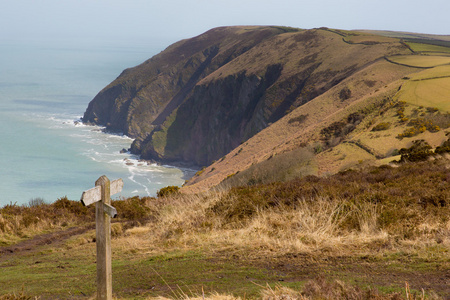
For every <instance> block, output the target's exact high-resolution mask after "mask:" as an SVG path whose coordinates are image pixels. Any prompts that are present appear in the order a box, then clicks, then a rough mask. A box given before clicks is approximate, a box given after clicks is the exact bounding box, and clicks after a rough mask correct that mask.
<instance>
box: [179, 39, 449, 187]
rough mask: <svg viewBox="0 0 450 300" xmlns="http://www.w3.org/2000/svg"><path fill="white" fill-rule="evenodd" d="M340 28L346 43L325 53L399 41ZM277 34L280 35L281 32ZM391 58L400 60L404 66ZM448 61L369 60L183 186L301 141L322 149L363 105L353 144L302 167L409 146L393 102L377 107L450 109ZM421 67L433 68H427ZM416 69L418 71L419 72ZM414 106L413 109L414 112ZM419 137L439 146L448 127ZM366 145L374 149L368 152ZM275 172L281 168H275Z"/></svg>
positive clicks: (336, 165) (323, 170)
mask: <svg viewBox="0 0 450 300" xmlns="http://www.w3.org/2000/svg"><path fill="white" fill-rule="evenodd" d="M339 33H340V34H341V35H347V36H345V37H342V36H340V35H337V34H336V35H335V36H336V37H337V39H339V40H341V44H340V45H339V47H334V48H333V49H334V51H336V53H326V55H328V56H330V55H335V56H336V57H339V58H340V57H341V56H342V55H345V53H346V51H348V50H345V49H347V47H352V46H355V44H351V43H362V44H357V45H363V46H364V47H365V49H370V48H372V47H374V46H377V47H380V45H385V44H389V43H394V41H396V40H395V39H393V38H385V37H377V36H373V35H361V34H354V33H352V32H339ZM277 38H281V36H280V37H277ZM284 38H286V37H284ZM344 40H345V41H346V43H344ZM364 43H366V44H367V43H368V45H364ZM394 44H395V43H394ZM335 49H338V50H335ZM378 49H379V48H378ZM339 51H342V53H340V52H339ZM375 53H376V52H375ZM371 55H374V53H372V54H371ZM379 55H382V54H381V53H380V54H379ZM352 57H354V56H352ZM391 62H396V63H400V65H399V64H394V63H391ZM448 62H449V61H448V57H446V56H421V55H401V56H390V57H389V60H387V61H376V62H374V63H372V64H370V65H367V66H366V67H365V68H362V69H361V70H360V71H359V72H357V73H356V74H354V75H353V76H350V77H349V78H347V79H346V80H344V81H342V82H341V83H340V84H338V85H337V86H335V87H334V88H332V89H331V90H329V91H327V92H326V93H324V94H323V95H321V96H319V97H317V98H315V99H313V100H312V101H310V102H309V103H307V104H305V105H303V106H301V107H299V108H297V109H296V110H294V111H293V112H292V113H290V114H288V115H286V116H285V117H284V118H282V119H281V120H279V121H278V122H276V123H274V124H272V125H271V126H270V127H268V128H266V129H265V130H263V131H262V132H260V133H258V134H257V135H255V136H254V137H253V138H251V139H250V140H248V141H247V142H246V143H244V144H243V145H241V146H240V147H237V148H236V149H235V150H233V151H232V152H231V153H229V154H228V155H226V157H224V158H222V159H220V160H218V161H217V162H215V163H214V164H212V165H211V166H209V167H207V168H205V170H204V171H203V172H202V173H201V174H200V176H195V177H194V178H193V179H191V181H189V182H188V184H187V185H185V186H184V187H183V191H185V192H197V191H201V190H206V189H208V188H211V187H213V186H216V185H217V184H219V183H220V182H221V181H223V180H224V179H226V178H227V177H229V176H231V175H234V174H236V173H239V172H242V171H244V170H246V169H248V168H249V167H250V166H254V165H255V164H260V163H262V162H263V161H265V160H267V159H269V158H271V157H273V156H274V155H277V154H280V153H283V152H286V151H290V150H292V149H295V148H298V147H299V146H305V145H306V146H307V147H308V149H309V150H311V151H312V152H317V147H321V146H320V143H322V142H323V141H321V136H320V131H321V129H323V128H325V127H327V126H329V125H330V124H332V123H333V122H337V121H340V120H342V119H343V118H345V117H346V116H348V115H349V114H351V113H354V112H357V111H361V110H369V111H370V110H371V113H369V114H368V118H366V119H365V120H364V121H363V122H362V124H360V125H359V126H358V127H357V129H356V130H355V131H354V132H353V133H352V134H350V135H349V136H348V137H346V139H345V140H346V141H349V142H351V143H353V145H352V146H350V145H341V146H340V147H339V148H338V149H335V150H333V149H331V150H330V151H328V152H326V153H321V154H320V155H317V156H315V158H313V159H312V160H311V161H310V163H309V165H310V169H309V170H306V171H305V170H304V169H303V171H302V172H301V173H303V174H311V173H312V174H328V173H334V172H337V171H339V170H341V169H343V168H346V167H352V166H355V165H358V164H360V163H361V161H364V162H365V164H366V163H370V162H372V163H375V164H377V157H386V156H389V155H390V154H391V153H393V151H394V150H395V149H400V148H403V147H407V146H408V145H409V144H410V142H411V140H412V139H411V138H406V139H401V140H400V139H398V138H397V136H398V135H399V134H401V133H402V132H404V131H405V130H406V129H407V128H408V126H407V124H402V123H401V122H398V118H397V117H396V115H395V110H396V109H395V108H393V107H392V108H391V109H390V110H389V109H388V112H387V113H386V114H385V115H384V116H379V111H378V110H379V109H381V108H380V105H382V102H383V101H386V99H391V100H393V101H394V102H395V101H406V102H408V103H410V104H413V105H416V106H425V107H430V106H432V107H437V108H439V109H440V110H441V112H443V113H445V112H448V111H449V108H448V105H447V104H448V103H449V101H448V76H449V75H450V73H449V69H448V66H446V65H445V64H448ZM440 65H443V66H440ZM435 66H437V67H435ZM417 67H428V68H430V69H427V70H423V69H420V68H417ZM415 73H417V75H414V74H415ZM436 77H438V78H436ZM409 78H410V79H409ZM399 87H401V90H400V92H398V89H399ZM344 88H348V89H350V91H351V97H350V98H349V99H346V100H345V101H343V100H342V99H340V92H341V91H342V89H344ZM412 109H413V108H411V107H410V108H408V110H409V111H411V110H412ZM299 116H307V117H306V118H305V119H304V120H302V122H301V123H299V122H290V120H295V118H298V117H299ZM380 122H389V123H392V124H394V126H391V128H390V129H389V130H387V131H383V132H379V133H372V132H371V130H372V128H373V125H376V124H378V123H380ZM443 128H445V127H443ZM415 138H425V139H426V140H427V141H428V142H430V143H431V144H432V145H433V146H434V147H435V146H437V145H440V143H441V142H442V141H443V140H444V138H445V132H443V131H441V132H438V133H436V134H431V133H429V132H425V133H423V134H421V135H420V136H416V137H415ZM355 143H356V144H360V145H362V146H363V148H361V147H359V149H356V148H355V147H354V144H355ZM322 148H323V147H322ZM364 148H366V150H367V148H369V149H371V150H372V151H370V152H367V151H366V150H364ZM340 153H342V155H340ZM336 158H337V159H336ZM261 168H262V169H263V168H266V167H261ZM253 169H255V167H253ZM275 172H277V171H276V170H275ZM247 173H248V172H247ZM251 173H252V174H254V171H251ZM238 177H244V175H243V174H241V175H240V176H238ZM279 179H280V178H279ZM242 180H244V181H246V180H248V178H247V179H239V180H238V181H240V182H242Z"/></svg>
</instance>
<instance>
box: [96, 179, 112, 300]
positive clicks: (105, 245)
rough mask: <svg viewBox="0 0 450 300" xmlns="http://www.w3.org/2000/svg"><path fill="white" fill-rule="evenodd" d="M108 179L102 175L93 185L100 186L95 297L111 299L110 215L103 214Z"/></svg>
mask: <svg viewBox="0 0 450 300" xmlns="http://www.w3.org/2000/svg"><path fill="white" fill-rule="evenodd" d="M110 185H111V183H110V181H109V179H108V177H106V176H102V177H100V178H99V179H98V180H97V181H96V182H95V186H100V187H101V199H102V200H101V201H98V202H96V203H95V220H96V230H95V233H96V239H95V241H96V244H97V299H112V273H111V272H112V268H111V217H110V216H108V215H106V214H105V210H104V208H103V205H104V204H108V205H110V204H111V195H110V193H111V191H110Z"/></svg>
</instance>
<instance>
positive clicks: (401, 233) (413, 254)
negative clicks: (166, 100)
mask: <svg viewBox="0 0 450 300" xmlns="http://www.w3.org/2000/svg"><path fill="white" fill-rule="evenodd" d="M448 162H449V161H448V160H446V159H441V160H436V161H434V162H424V163H415V164H404V165H401V166H399V167H397V168H392V167H382V168H370V169H365V170H363V171H361V172H356V171H353V172H344V173H340V174H337V175H335V176H331V177H328V178H316V177H309V178H305V179H295V180H293V181H290V182H287V183H278V184H270V185H260V186H255V187H247V188H236V189H232V190H230V191H227V192H222V193H209V194H203V195H195V196H186V195H178V196H172V197H168V198H161V199H151V198H143V199H137V198H134V199H129V200H125V201H121V202H120V203H119V202H115V203H114V205H115V206H117V207H118V211H119V213H122V212H123V214H121V215H120V216H119V218H120V219H119V220H118V221H119V223H115V224H113V237H114V238H113V240H112V248H113V289H114V294H115V296H116V297H118V298H134V299H136V298H138V299H139V298H147V297H157V296H165V297H170V298H176V299H180V298H188V297H194V296H200V297H201V295H202V290H203V291H204V292H205V293H206V295H207V296H208V295H210V294H214V293H223V294H228V295H235V296H240V297H241V298H255V297H261V296H260V293H261V291H262V292H263V293H271V290H270V289H267V285H268V286H270V287H271V289H272V290H273V291H275V290H277V288H276V286H279V287H280V286H284V287H289V288H292V289H294V290H296V291H298V290H302V291H303V295H304V296H305V297H307V298H306V299H317V298H318V295H317V293H319V291H320V290H322V292H325V290H327V289H332V290H334V291H335V292H336V291H341V293H343V295H341V298H338V297H337V296H335V297H332V296H330V295H329V296H322V297H323V298H325V299H331V298H333V299H369V298H367V295H368V293H367V292H362V291H361V290H360V289H364V290H366V291H367V289H368V288H369V287H370V289H371V290H372V291H374V289H378V290H380V291H382V292H384V293H392V292H398V293H403V294H404V290H403V289H404V288H403V287H404V284H405V281H406V282H408V283H409V284H410V285H411V288H412V289H413V290H416V291H420V289H421V288H424V289H425V293H426V295H428V296H430V295H432V292H431V290H434V291H435V292H437V293H439V294H440V295H441V296H443V297H448V296H450V290H449V289H448V285H446V280H448V277H446V276H447V275H448V274H446V271H447V270H448V268H449V267H450V266H449V264H450V260H449V256H448V251H449V250H448V249H449V248H448V245H449V243H450V241H449V238H448V237H449V235H448V233H449V230H450V227H449V226H450V220H449V216H450V214H449V208H450V203H449V202H448V201H449V199H450V195H449V190H448V189H446V188H445V187H446V186H447V185H448V181H449V178H450V177H449V176H450V175H449V171H448V170H449V169H448ZM60 204H61V203H59V206H58V205H57V207H59V208H58V212H59V213H60V214H64V215H65V216H66V217H70V216H71V218H69V219H72V220H73V221H74V222H77V220H78V223H81V222H83V221H82V220H83V219H80V218H84V215H82V214H79V213H78V212H80V209H82V206H81V204H80V202H71V201H64V204H65V208H61V205H60ZM6 209H7V210H6V211H5V209H2V210H0V213H1V214H2V215H3V216H4V220H3V221H2V224H3V225H5V224H10V223H8V222H9V221H11V222H12V223H14V222H15V221H14V220H19V223H21V220H23V217H26V216H28V215H34V216H37V217H39V221H37V222H36V223H35V224H34V225H30V224H29V225H28V226H31V227H32V226H38V225H39V228H44V227H45V226H44V225H45V224H48V223H50V222H49V221H51V220H52V218H51V217H48V216H49V213H50V212H52V211H55V210H56V207H55V206H54V205H42V206H38V207H35V208H34V209H35V211H31V210H30V209H28V208H24V207H22V210H21V214H20V215H19V216H16V217H15V216H14V215H13V214H11V209H10V208H6ZM17 211H18V210H17ZM38 211H40V213H38V214H37V215H36V213H37V212H38ZM6 212H9V214H6ZM84 213H86V212H83V214H84ZM92 214H93V211H89V212H87V215H88V216H91V215H92ZM50 215H51V214H50ZM47 218H48V219H47ZM137 219H140V220H141V221H140V222H141V225H139V223H137V222H135V223H134V225H130V224H129V223H127V220H137ZM144 220H145V221H144ZM144 223H145V224H144ZM127 224H128V225H127ZM142 224H144V225H142ZM19 225H20V224H19ZM6 227H8V226H2V228H6ZM10 228H11V227H10ZM26 229H27V227H25V223H23V225H22V226H19V227H16V228H15V230H12V231H10V234H20V233H21V232H24V231H25V230H26ZM1 234H2V235H3V234H4V232H3V231H2V233H1ZM94 234H95V233H94V230H91V231H87V232H85V233H82V234H77V235H74V236H73V237H71V238H70V239H68V240H65V241H60V242H55V241H53V244H51V245H40V246H39V245H35V246H34V247H30V249H28V250H27V249H25V248H23V249H22V251H18V250H14V251H16V252H15V253H13V254H11V253H9V254H8V253H7V252H6V253H5V252H4V253H2V256H1V257H0V269H1V270H2V272H0V285H1V293H0V295H1V294H11V293H20V291H21V290H22V289H23V290H24V293H25V294H26V295H29V296H42V297H43V298H44V299H47V298H49V299H52V298H58V299H70V298H74V297H81V298H87V297H88V296H91V295H93V294H94V293H95V283H94V282H95V243H93V238H94ZM15 247H17V248H19V247H20V246H19V245H16V246H15ZM9 249H11V248H9ZM12 249H14V248H12ZM0 250H3V248H0ZM318 277H319V279H317V278H318ZM324 279H325V281H327V282H329V283H333V282H334V280H336V279H338V280H340V281H339V282H340V283H337V284H335V286H334V287H333V288H332V287H330V285H331V284H329V285H325V286H322V285H323V283H320V282H321V281H323V280H324ZM311 280H313V281H312V282H311ZM266 284H267V285H266ZM314 285H319V286H322V287H321V288H318V290H319V291H317V289H316V291H315V292H313V291H312V290H311V289H312V286H314ZM278 289H279V288H278ZM313 290H314V289H313ZM314 293H315V294H314ZM314 295H315V298H314ZM357 295H360V297H359V298H358V297H357ZM400 295H401V294H400ZM297 297H299V296H297ZM364 297H366V298H364ZM376 299H402V298H399V296H397V298H391V296H389V297H388V296H386V297H384V298H382V297H379V298H376ZM433 299H439V298H433Z"/></svg>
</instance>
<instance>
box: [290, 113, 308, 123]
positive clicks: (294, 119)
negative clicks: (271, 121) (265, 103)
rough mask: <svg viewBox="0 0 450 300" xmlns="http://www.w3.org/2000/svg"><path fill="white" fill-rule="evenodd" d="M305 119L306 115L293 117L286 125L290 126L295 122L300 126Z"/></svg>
mask: <svg viewBox="0 0 450 300" xmlns="http://www.w3.org/2000/svg"><path fill="white" fill-rule="evenodd" d="M307 117H308V114H306V115H300V116H297V117H293V118H291V119H290V120H289V121H288V123H289V124H292V123H295V122H297V123H299V124H301V123H303V122H304V121H305V120H306V118H307Z"/></svg>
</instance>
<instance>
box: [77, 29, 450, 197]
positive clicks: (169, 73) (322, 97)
mask: <svg viewBox="0 0 450 300" xmlns="http://www.w3.org/2000/svg"><path fill="white" fill-rule="evenodd" d="M449 46H450V45H448V40H447V39H446V37H445V36H431V35H423V34H409V33H395V32H376V31H375V32H367V31H365V32H362V31H344V30H336V29H329V28H319V29H311V30H301V29H295V28H288V27H277V26H265V27H261V26H247V27H242V26H241V27H239V26H238V27H221V28H215V29H211V30H210V31H208V32H206V33H204V34H201V35H199V36H197V37H194V38H191V39H187V40H182V41H180V42H178V43H175V44H173V45H171V46H170V47H168V48H167V49H166V50H164V51H163V52H161V53H160V54H158V55H156V56H154V57H153V58H151V59H149V60H148V61H146V62H144V63H143V64H141V65H139V66H137V67H134V68H131V69H127V70H125V71H124V72H123V73H122V74H121V75H120V76H119V77H118V78H117V79H116V80H115V81H113V82H112V83H111V84H110V85H108V86H107V87H105V89H103V90H102V91H101V92H100V93H99V94H98V95H97V96H96V97H95V98H94V99H93V100H92V101H91V103H90V104H89V107H88V108H87V110H86V112H85V114H84V117H83V121H84V122H85V123H95V124H101V125H105V126H106V127H107V130H111V131H121V132H123V133H125V134H127V135H129V136H131V137H134V138H135V141H134V142H133V144H132V145H131V148H130V150H131V151H132V152H133V153H135V154H140V155H141V157H142V158H144V159H148V160H153V161H157V162H165V163H171V164H182V165H191V166H197V167H202V166H203V167H204V168H203V169H202V170H201V171H199V172H198V173H197V175H196V176H194V178H192V179H191V180H189V181H188V182H187V183H186V184H185V185H184V187H183V191H185V192H198V191H204V190H207V189H209V188H211V187H214V186H217V185H219V184H221V183H222V185H240V184H248V183H255V182H269V181H270V180H274V181H277V180H288V179H292V178H295V177H297V176H304V175H308V174H313V175H322V174H332V173H335V172H338V171H339V170H342V169H346V168H349V167H360V166H363V165H367V164H369V165H370V164H373V165H378V164H383V163H386V162H389V160H393V159H395V155H396V154H397V153H398V150H399V149H401V148H404V147H408V146H409V145H411V142H412V141H413V140H414V139H418V138H420V139H425V140H427V142H429V143H430V144H431V145H432V147H436V146H439V145H440V144H441V143H442V142H443V141H444V140H445V133H446V131H445V129H446V128H448V127H449V126H450V121H449V120H450V117H449V114H448V111H449V107H448V103H449V101H448V94H449V88H448V87H449V83H450V82H449V79H450V69H449V67H448V66H449V64H450V47H449ZM399 111H400V113H399ZM414 122H415V123H414ZM427 122H428V123H427ZM413 123H414V124H413ZM425 123H427V124H428V127H427V126H425V127H424V126H419V125H420V124H422V125H424V124H425ZM383 126H384V127H383ZM436 126H437V127H436ZM437 129H438V130H437ZM273 158H275V159H273ZM288 162H289V163H288ZM243 171H246V172H243ZM268 174H271V176H272V177H271V179H269V177H268ZM235 175H236V176H235ZM232 177H233V178H232ZM231 178H232V179H231Z"/></svg>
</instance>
